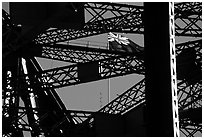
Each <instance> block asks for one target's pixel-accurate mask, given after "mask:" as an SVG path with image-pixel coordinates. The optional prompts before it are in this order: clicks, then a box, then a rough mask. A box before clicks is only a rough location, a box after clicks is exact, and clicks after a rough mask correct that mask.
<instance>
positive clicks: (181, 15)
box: [2, 2, 202, 136]
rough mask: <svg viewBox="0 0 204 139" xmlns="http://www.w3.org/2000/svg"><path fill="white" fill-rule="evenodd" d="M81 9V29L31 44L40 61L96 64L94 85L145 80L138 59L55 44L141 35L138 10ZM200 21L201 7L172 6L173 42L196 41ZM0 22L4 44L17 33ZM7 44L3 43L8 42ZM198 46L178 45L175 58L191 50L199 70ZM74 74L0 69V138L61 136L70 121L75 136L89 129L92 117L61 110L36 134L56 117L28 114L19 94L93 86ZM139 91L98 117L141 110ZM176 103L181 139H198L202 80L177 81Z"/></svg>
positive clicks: (74, 68) (140, 86)
mask: <svg viewBox="0 0 204 139" xmlns="http://www.w3.org/2000/svg"><path fill="white" fill-rule="evenodd" d="M84 9H85V10H86V12H87V13H88V14H89V18H88V21H87V22H86V23H85V25H84V27H83V28H81V29H79V30H74V29H51V30H49V31H46V32H45V33H43V34H40V35H39V36H37V38H36V39H35V40H34V43H35V45H34V46H35V47H36V49H37V47H38V48H40V49H42V53H41V54H40V57H44V58H49V59H55V60H60V61H66V62H72V63H80V64H82V65H83V64H84V65H86V64H87V63H88V64H89V63H95V64H97V66H98V69H99V76H98V77H97V78H95V79H94V80H100V79H105V78H111V77H116V76H122V75H127V74H132V73H137V74H144V64H143V63H144V61H143V59H142V57H141V54H137V55H131V54H124V53H118V52H110V51H108V50H101V49H94V48H82V47H78V46H70V45H67V46H65V45H64V44H63V45H62V44H56V43H58V42H66V41H68V40H74V39H78V38H82V37H88V36H93V35H97V34H102V33H107V32H110V31H112V32H124V33H136V34H143V33H144V26H143V22H142V16H143V11H144V8H143V6H133V5H126V4H116V3H84ZM201 16H202V3H201V2H193V3H191V2H189V3H177V4H175V33H176V36H190V37H201V36H202V28H201V21H202V18H201ZM2 17H3V18H2V20H3V21H2V22H3V41H4V40H5V38H6V36H8V34H9V33H10V32H11V31H12V30H13V31H14V32H16V29H17V28H16V27H15V26H14V25H12V24H11V22H10V17H9V15H8V14H7V13H6V12H5V11H4V10H3V16H2ZM17 32H18V31H17ZM4 36H5V37H4ZM17 37H18V35H17ZM6 41H7V42H8V41H9V40H6ZM50 44H52V45H50ZM53 44H54V45H53ZM201 44H202V40H196V41H190V42H186V43H181V44H177V45H176V53H177V55H179V54H180V53H181V52H182V51H183V50H185V49H187V48H194V49H195V51H196V63H197V64H198V65H202V64H201V63H202V60H201V59H202V52H201V49H202V46H201ZM8 46H10V45H8ZM12 52H13V51H12ZM38 56H39V53H38ZM17 65H18V64H17ZM80 66H81V65H80ZM28 67H29V66H28ZM78 68H79V64H75V65H71V66H66V67H61V68H54V69H51V70H45V71H41V70H39V71H38V72H36V73H34V74H25V73H23V72H22V71H19V69H18V67H17V66H16V65H15V66H14V67H11V68H8V69H6V70H5V69H4V70H3V74H2V76H3V79H2V81H3V87H2V88H3V93H2V99H3V101H2V103H3V105H2V106H3V112H2V114H3V135H4V136H23V131H30V132H31V134H32V136H40V135H41V134H42V133H43V134H46V135H48V134H51V133H52V134H54V132H57V133H56V134H55V135H60V132H61V130H62V131H65V128H66V129H72V128H73V127H71V126H70V124H69V123H71V121H72V120H73V122H74V123H75V125H80V126H79V127H80V128H78V127H77V128H76V129H77V130H79V129H81V127H83V126H84V125H86V123H90V124H91V123H92V122H93V117H92V115H93V113H92V112H85V111H67V110H64V109H63V110H60V111H59V112H60V113H63V114H62V115H61V117H57V120H56V121H55V123H54V124H53V125H52V126H51V127H50V131H45V129H44V128H41V126H40V123H39V121H43V120H44V119H46V118H48V119H49V118H50V117H53V118H56V115H55V114H53V113H56V111H55V110H48V109H42V108H40V107H39V108H38V107H36V108H33V107H31V104H30V102H29V101H27V100H26V99H25V98H24V96H23V95H22V92H23V93H24V94H32V93H34V94H35V95H36V92H35V91H36V90H35V87H34V86H33V84H38V87H40V88H41V89H42V90H41V91H40V93H44V92H47V93H49V91H51V90H52V91H54V89H53V88H59V87H65V86H69V85H73V84H79V83H84V82H90V81H93V80H86V81H81V80H80V78H79V72H78ZM17 69H18V70H17ZM16 70H17V71H16ZM19 75H20V78H16V77H19ZM19 84H21V85H19ZM144 87H145V83H144V79H143V80H142V81H140V82H138V83H137V84H136V85H134V86H133V87H131V88H130V89H128V90H127V91H126V92H125V93H123V94H121V95H120V96H119V97H118V98H116V99H114V100H113V101H112V102H110V103H109V104H107V105H106V106H105V107H103V108H102V109H100V110H99V111H98V112H103V113H109V114H124V113H125V112H127V111H129V110H130V109H132V108H135V107H137V106H138V105H141V104H144V103H145V99H144V95H145V94H144V91H145V89H144ZM20 89H21V91H22V89H24V90H23V91H22V92H21V95H19V94H20V93H19V90H20ZM49 89H50V90H49ZM52 91H51V92H52ZM19 97H21V99H23V101H24V106H23V107H20V106H19V101H20V99H19ZM36 99H39V98H36ZM39 100H40V99H39ZM40 101H41V100H40ZM178 101H179V115H181V116H180V119H179V120H180V131H181V132H182V133H183V134H184V135H185V136H195V135H196V134H197V133H202V124H201V122H200V119H199V118H197V117H192V116H191V115H199V114H200V112H201V108H202V85H201V80H199V81H198V82H196V83H195V84H188V83H187V82H186V81H185V80H178ZM35 115H37V116H38V119H35ZM189 115H190V116H189ZM67 116H68V117H69V118H70V119H71V121H69V122H67ZM69 118H68V119H69ZM51 119H52V118H51ZM73 129H74V128H73ZM7 131H8V132H7ZM58 132H59V133H58Z"/></svg>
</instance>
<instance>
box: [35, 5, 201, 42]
mask: <svg viewBox="0 0 204 139" xmlns="http://www.w3.org/2000/svg"><path fill="white" fill-rule="evenodd" d="M113 5H114V4H113V3H106V4H104V3H94V4H93V3H85V4H84V6H85V9H86V10H87V11H88V12H89V13H91V15H92V18H91V19H90V20H89V21H87V23H86V24H85V25H84V27H83V28H82V29H80V30H74V29H67V30H66V29H54V30H50V31H46V32H45V33H43V34H42V35H39V36H38V37H37V38H36V42H38V43H56V42H64V41H67V40H73V39H77V38H82V37H88V36H92V35H97V34H102V33H107V32H111V31H112V32H126V33H138V34H143V33H144V25H143V22H142V14H143V12H144V9H143V6H130V5H124V4H116V5H117V6H113ZM104 7H105V8H104ZM121 9H122V10H121ZM123 9H124V10H123ZM93 11H94V12H93ZM122 11H123V12H122ZM107 12H111V13H112V14H111V17H107V16H106V14H105V13H107ZM92 13H93V14H92ZM123 13H126V14H123ZM201 15H202V3H201V2H197V3H191V2H189V3H178V4H175V33H176V34H175V35H176V36H196V37H201V35H202V28H201V27H200V25H201V21H202V20H201ZM104 16H105V17H104ZM199 24H200V25H199Z"/></svg>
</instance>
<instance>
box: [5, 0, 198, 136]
mask: <svg viewBox="0 0 204 139" xmlns="http://www.w3.org/2000/svg"><path fill="white" fill-rule="evenodd" d="M9 4H10V14H8V13H7V12H5V11H4V10H3V11H2V34H3V35H2V37H3V38H2V41H3V42H2V45H3V46H2V62H3V64H2V91H3V92H2V136H11V137H20V136H26V135H27V134H28V133H29V135H31V136H34V137H40V136H51V137H56V136H57V137H63V136H67V137H72V136H84V137H87V136H96V137H101V136H105V137H113V136H115V137H116V136H117V137H126V136H134V137H144V136H146V137H147V136H148V137H156V136H161V137H171V136H175V137H176V136H179V134H180V135H181V136H201V135H202V27H201V24H202V18H201V17H202V3H200V2H192V3H186V2H185V3H175V4H173V3H167V2H166V3H144V4H143V6H136V5H132V4H131V3H128V4H121V3H95V2H94V3H91V2H84V3H62V2H61V3H57V2H50V3H43V2H42V3H32V2H31V3H13V2H12V3H9ZM87 12H88V13H89V14H90V18H89V19H88V20H87V21H86V20H85V13H87ZM107 13H108V14H107ZM76 17H77V18H76ZM111 32H114V33H111ZM103 33H109V40H108V41H109V47H102V46H101V47H100V48H98V46H97V48H96V47H95V46H94V45H91V44H80V45H79V44H74V43H73V44H72V43H70V42H71V41H72V40H76V39H78V38H84V37H89V36H94V35H99V34H103ZM117 33H132V34H141V35H144V46H143V47H140V46H139V45H137V44H136V43H134V42H132V41H131V40H129V39H126V38H125V37H124V36H121V35H118V34H117ZM181 38H182V39H183V40H185V41H183V42H179V40H180V39H181ZM182 39H181V40H182ZM175 40H176V41H175ZM87 46H88V47H87ZM36 57H41V58H47V59H51V60H59V61H64V62H69V63H72V64H71V65H69V66H64V67H59V68H53V69H49V70H42V69H41V66H40V65H39V63H38V61H37V60H36ZM89 69H91V71H90V70H89ZM128 74H138V75H144V78H143V79H142V80H141V81H139V82H136V84H135V85H134V86H132V87H131V88H129V89H127V91H125V92H124V93H122V94H121V95H119V96H118V97H117V98H115V99H114V100H112V101H111V102H110V103H108V104H107V105H105V106H104V107H103V108H101V109H100V110H98V111H96V112H89V111H83V110H82V111H76V110H68V109H67V108H66V107H65V105H64V104H63V102H62V100H61V99H60V97H59V96H58V94H57V92H56V91H55V89H57V88H61V87H66V86H71V85H77V84H81V83H87V82H93V81H97V80H102V79H107V78H112V77H118V76H125V75H128ZM76 87H77V86H76ZM20 103H23V105H20Z"/></svg>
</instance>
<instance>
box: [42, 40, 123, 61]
mask: <svg viewBox="0 0 204 139" xmlns="http://www.w3.org/2000/svg"><path fill="white" fill-rule="evenodd" d="M120 55H125V54H124V53H117V52H110V51H109V50H99V49H97V48H85V47H79V46H77V47H76V46H72V45H62V44H55V45H53V46H51V45H42V55H41V57H43V58H48V59H55V60H60V61H65V62H71V63H85V62H91V61H98V60H102V59H108V58H114V57H118V56H120Z"/></svg>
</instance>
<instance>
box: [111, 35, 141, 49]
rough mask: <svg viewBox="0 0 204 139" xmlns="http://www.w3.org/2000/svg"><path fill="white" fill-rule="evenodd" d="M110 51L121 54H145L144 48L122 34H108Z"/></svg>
mask: <svg viewBox="0 0 204 139" xmlns="http://www.w3.org/2000/svg"><path fill="white" fill-rule="evenodd" d="M108 42H109V49H110V50H111V51H120V52H130V53H134V52H143V51H144V48H143V47H141V46H139V45H138V44H136V43H134V42H133V41H131V40H130V39H128V38H127V37H125V36H122V35H120V34H114V33H112V32H109V33H108Z"/></svg>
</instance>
